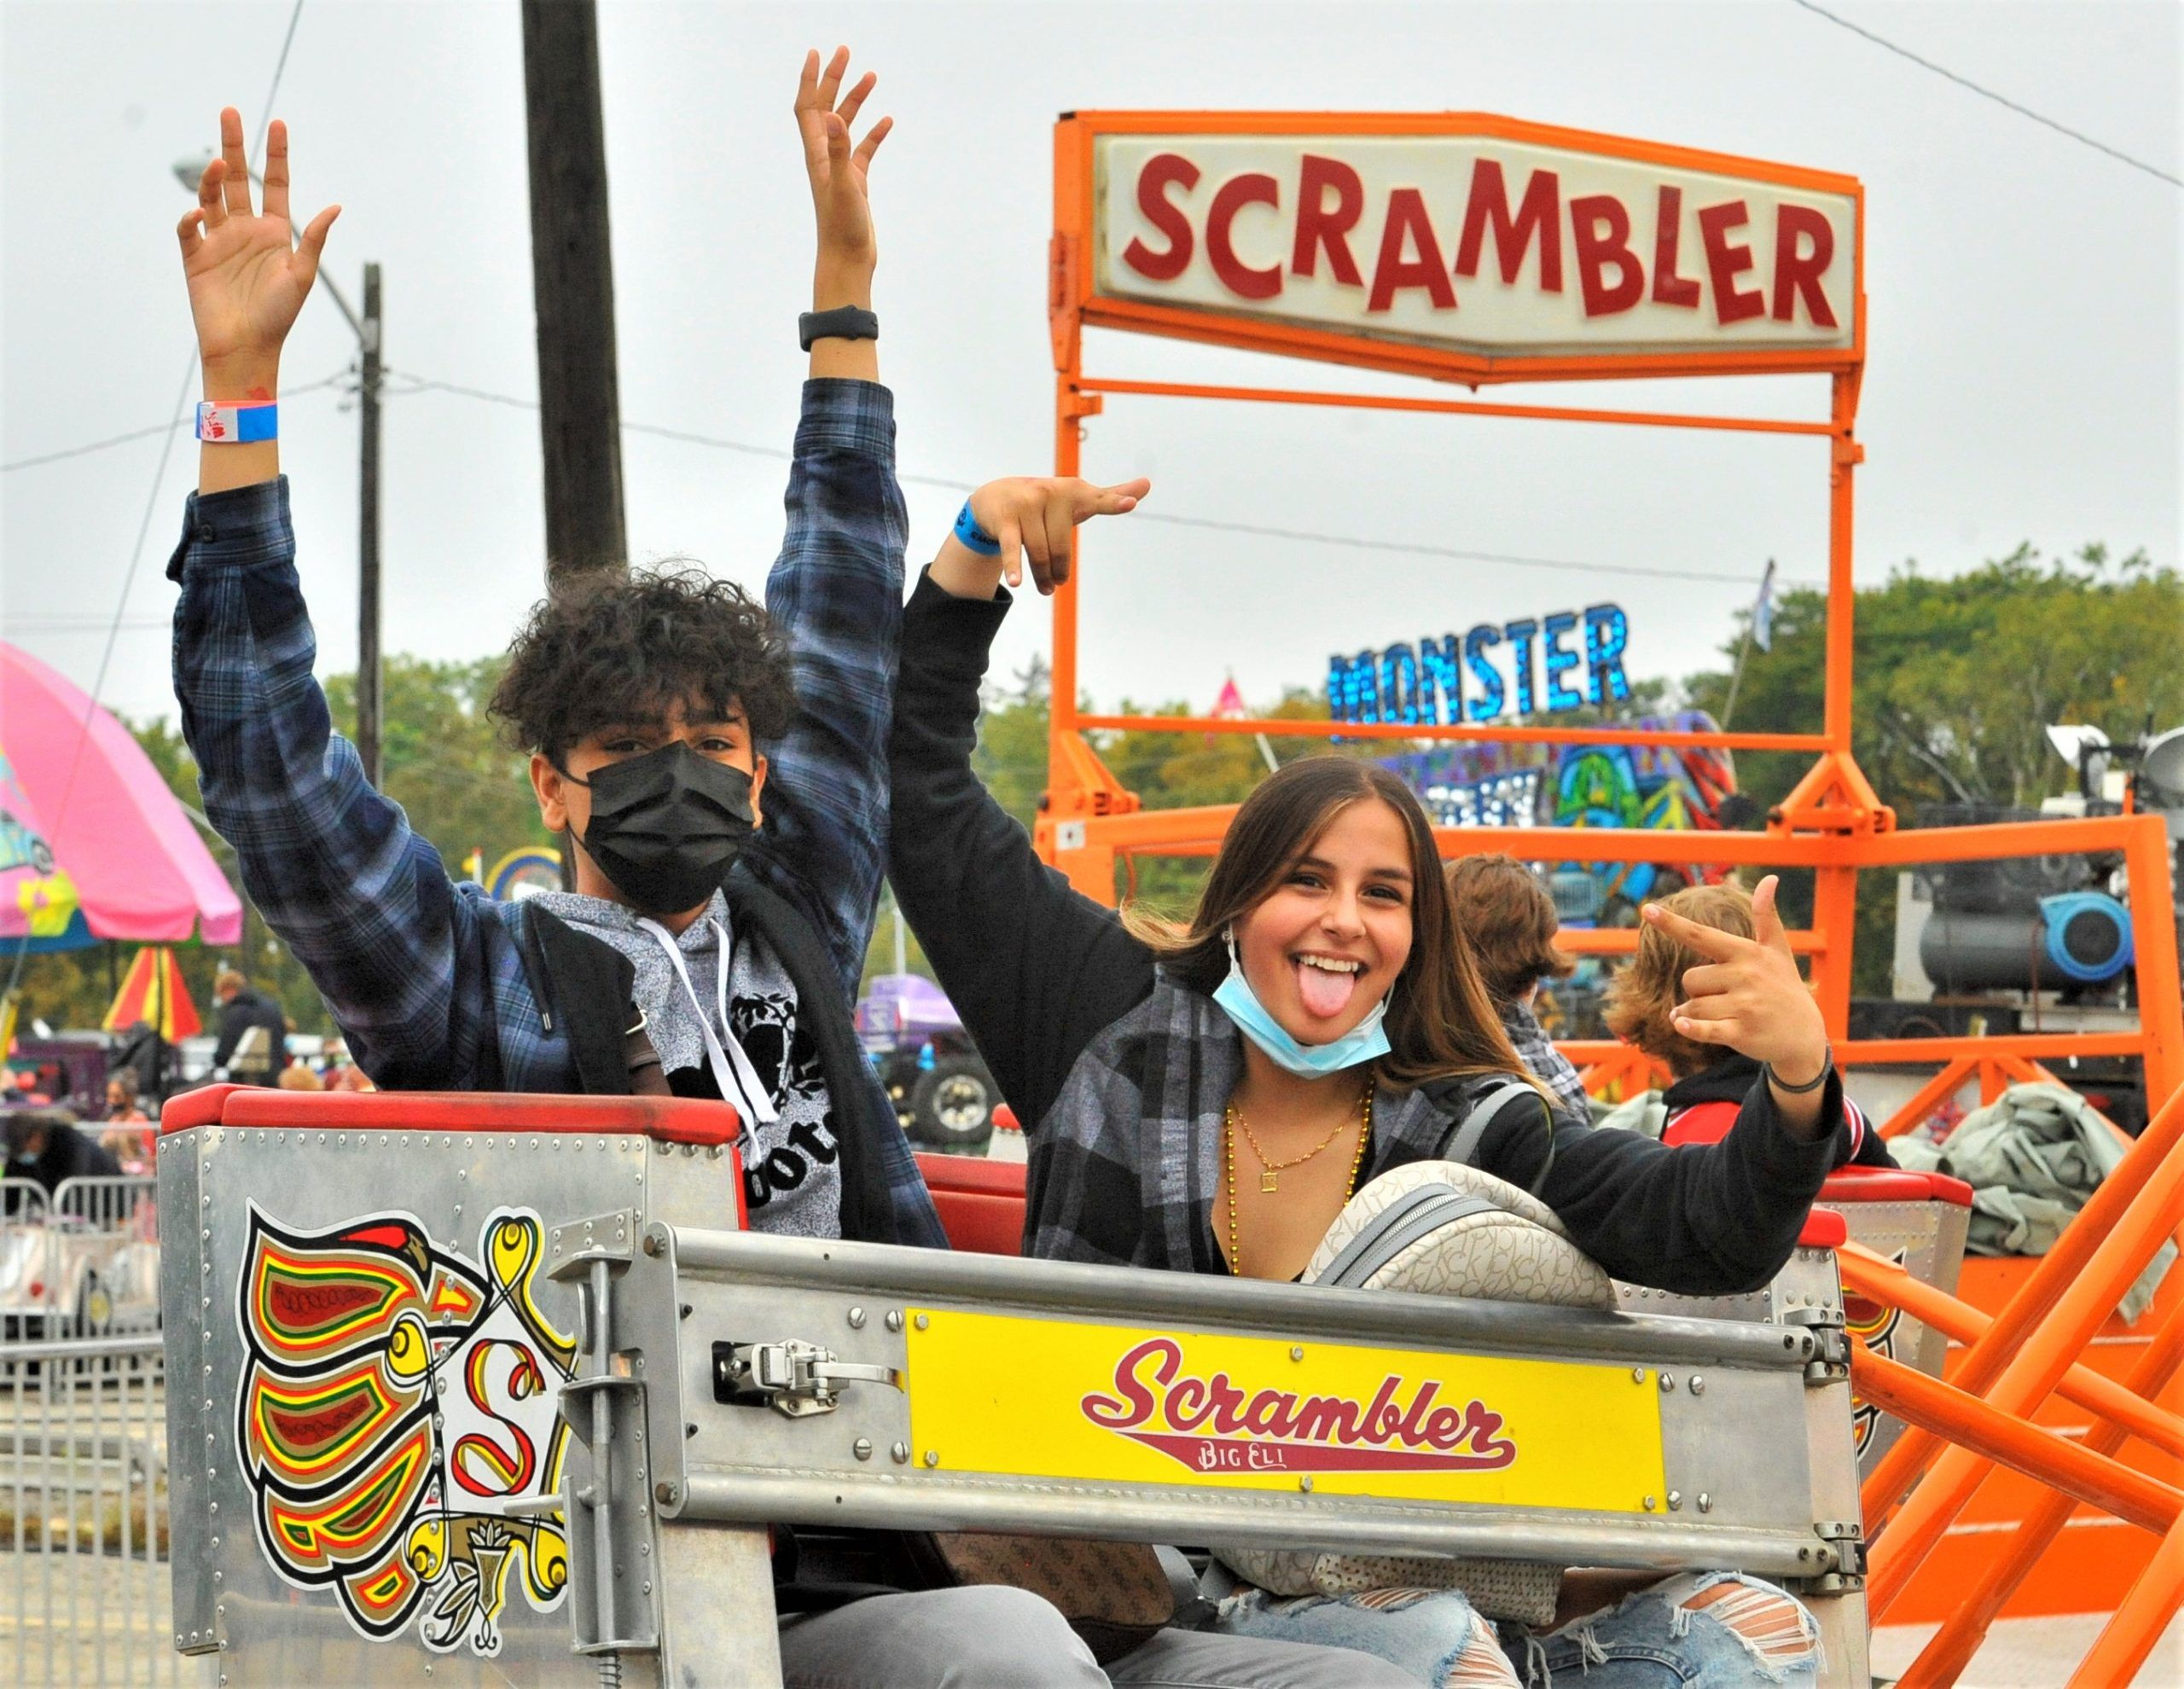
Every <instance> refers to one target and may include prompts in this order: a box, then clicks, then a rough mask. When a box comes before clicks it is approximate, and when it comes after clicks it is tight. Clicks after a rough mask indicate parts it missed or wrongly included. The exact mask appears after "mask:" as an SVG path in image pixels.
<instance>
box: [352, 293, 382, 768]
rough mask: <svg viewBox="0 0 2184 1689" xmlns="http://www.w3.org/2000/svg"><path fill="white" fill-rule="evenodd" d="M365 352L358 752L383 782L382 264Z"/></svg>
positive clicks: (362, 340)
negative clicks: (380, 577) (380, 389)
mask: <svg viewBox="0 0 2184 1689" xmlns="http://www.w3.org/2000/svg"><path fill="white" fill-rule="evenodd" d="M357 340H358V342H359V344H360V346H361V349H362V351H363V366H362V367H363V380H362V381H361V383H360V385H359V386H358V390H357V392H358V403H359V407H360V409H361V411H362V417H361V420H362V421H363V455H362V457H361V459H360V467H361V470H362V474H361V476H360V478H359V479H360V485H358V488H357V756H358V757H361V758H363V764H364V778H365V779H366V780H368V781H370V782H371V783H372V784H373V785H374V786H377V785H378V784H379V783H380V656H379V384H380V314H379V266H378V265H377V264H366V265H365V266H364V320H363V326H362V327H361V328H358V330H357Z"/></svg>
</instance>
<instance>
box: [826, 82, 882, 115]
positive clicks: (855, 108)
mask: <svg viewBox="0 0 2184 1689" xmlns="http://www.w3.org/2000/svg"><path fill="white" fill-rule="evenodd" d="M879 81H880V78H878V77H876V76H874V74H873V73H871V72H870V71H867V72H866V73H864V74H863V76H861V77H859V78H857V86H856V87H854V88H852V89H851V90H850V91H849V92H848V93H847V94H845V95H844V96H842V102H841V104H839V106H837V107H834V110H835V112H836V113H837V114H838V115H839V117H840V118H841V119H842V121H843V122H844V123H855V122H856V121H857V113H858V112H859V111H860V110H861V109H863V105H864V102H866V101H867V100H868V99H869V98H870V97H871V96H872V90H873V89H874V87H876V86H877V85H878V84H879Z"/></svg>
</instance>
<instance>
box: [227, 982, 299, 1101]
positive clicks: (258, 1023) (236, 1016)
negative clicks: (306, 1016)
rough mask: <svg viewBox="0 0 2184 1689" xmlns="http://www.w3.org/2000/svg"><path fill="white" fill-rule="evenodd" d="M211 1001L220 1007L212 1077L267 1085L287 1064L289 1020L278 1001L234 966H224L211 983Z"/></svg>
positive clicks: (239, 1082) (240, 1082) (241, 1082)
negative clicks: (244, 976)
mask: <svg viewBox="0 0 2184 1689" xmlns="http://www.w3.org/2000/svg"><path fill="white" fill-rule="evenodd" d="M212 1000H213V1001H215V1002H217V1003H218V1004H219V1006H220V1030H219V1033H218V1042H216V1043H215V1044H214V1045H213V1047H212V1077H214V1078H215V1079H232V1080H234V1081H235V1082H236V1083H238V1084H248V1085H266V1084H270V1083H271V1082H272V1080H273V1076H274V1075H275V1074H276V1073H277V1072H279V1071H281V1070H282V1068H284V1067H286V1066H287V1065H288V1017H287V1016H286V1015H284V1014H282V1013H281V1006H280V1004H278V1003H276V1002H275V1001H273V1000H272V999H271V998H270V997H269V996H267V995H265V994H264V992H262V991H260V990H258V989H257V988H256V987H255V986H253V984H251V983H250V982H249V981H248V980H247V979H246V978H243V977H242V975H241V974H240V973H237V972H235V970H234V969H233V968H223V969H222V970H221V971H220V975H219V978H217V979H215V980H214V981H213V982H212ZM253 1035H255V1036H253Z"/></svg>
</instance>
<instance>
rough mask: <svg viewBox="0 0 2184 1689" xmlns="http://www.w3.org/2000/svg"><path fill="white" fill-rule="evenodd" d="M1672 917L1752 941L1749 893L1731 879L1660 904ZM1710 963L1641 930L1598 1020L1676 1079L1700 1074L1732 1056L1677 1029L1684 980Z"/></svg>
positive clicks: (1651, 930) (1654, 930)
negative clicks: (1634, 951) (1658, 1061)
mask: <svg viewBox="0 0 2184 1689" xmlns="http://www.w3.org/2000/svg"><path fill="white" fill-rule="evenodd" d="M1660 903H1661V907H1662V908H1664V909H1666V910H1668V911H1669V912H1670V914H1680V915H1682V917H1683V918H1684V919H1685V920H1692V921H1696V922H1698V923H1699V926H1711V927H1712V928H1713V929H1714V930H1715V931H1716V932H1732V933H1734V934H1735V935H1736V936H1737V937H1740V938H1749V937H1751V893H1750V892H1748V891H1745V889H1744V887H1742V886H1741V885H1737V884H1736V883H1735V882H1734V881H1733V880H1728V881H1724V882H1723V883H1722V884H1721V885H1687V886H1686V887H1684V889H1683V890H1682V891H1678V892H1675V893H1673V894H1672V895H1670V896H1669V897H1664V898H1662V899H1661V900H1660ZM1706 960H1707V959H1706V958H1705V956H1702V955H1699V952H1698V951H1696V950H1694V949H1691V948H1690V947H1689V946H1687V945H1686V944H1685V943H1683V942H1682V940H1681V939H1676V938H1671V937H1669V935H1668V934H1667V933H1665V932H1662V931H1661V929H1660V928H1659V927H1658V926H1646V927H1641V929H1640V930H1639V933H1638V953H1637V954H1636V955H1634V956H1632V957H1631V959H1630V960H1629V962H1627V963H1625V964H1624V966H1623V969H1622V971H1621V972H1618V973H1617V975H1616V976H1615V978H1614V979H1613V981H1612V983H1611V984H1609V986H1608V988H1607V1001H1606V1004H1605V1005H1604V1006H1603V1007H1602V1010H1601V1015H1600V1018H1601V1019H1603V1020H1605V1021H1606V1023H1607V1030H1609V1031H1611V1032H1612V1033H1614V1034H1615V1036H1617V1037H1618V1038H1620V1039H1622V1040H1623V1042H1626V1043H1631V1044H1635V1045H1636V1046H1637V1047H1638V1048H1640V1049H1641V1050H1643V1051H1645V1053H1647V1055H1649V1056H1655V1057H1658V1059H1661V1060H1663V1061H1664V1062H1666V1063H1668V1065H1669V1068H1670V1071H1671V1072H1673V1073H1674V1074H1675V1075H1676V1077H1677V1078H1679V1079H1682V1078H1687V1077H1690V1076H1691V1075H1692V1074H1694V1073H1702V1072H1704V1071H1705V1070H1706V1069H1707V1068H1709V1067H1711V1066H1712V1065H1714V1064H1715V1063H1716V1062H1717V1061H1726V1060H1728V1059H1729V1057H1730V1056H1731V1055H1732V1054H1733V1053H1734V1052H1733V1051H1730V1050H1726V1049H1723V1048H1722V1047H1721V1046H1720V1045H1718V1044H1702V1043H1699V1042H1696V1041H1695V1040H1693V1039H1690V1038H1687V1037H1685V1036H1683V1034H1682V1033H1681V1032H1679V1031H1677V1030H1676V1019H1675V1010H1676V1005H1677V1004H1678V1003H1680V1002H1682V1001H1683V995H1684V994H1683V976H1684V974H1685V973H1686V972H1688V971H1689V970H1690V969H1692V968H1694V967H1699V966H1703V965H1704V964H1705V961H1706Z"/></svg>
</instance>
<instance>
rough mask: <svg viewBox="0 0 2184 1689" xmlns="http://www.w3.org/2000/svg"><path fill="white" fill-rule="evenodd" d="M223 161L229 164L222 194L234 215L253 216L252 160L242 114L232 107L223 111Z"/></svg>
mask: <svg viewBox="0 0 2184 1689" xmlns="http://www.w3.org/2000/svg"><path fill="white" fill-rule="evenodd" d="M220 160H221V162H222V163H224V164H225V165H227V167H228V171H227V177H226V179H225V181H224V183H222V186H221V194H222V197H223V198H224V200H225V201H226V203H227V208H228V212H229V215H230V216H233V217H248V216H249V215H250V160H249V158H248V156H247V154H245V153H244V152H243V149H242V113H241V112H239V111H237V110H236V109H235V107H233V106H229V107H228V108H227V109H226V110H224V111H223V112H222V113H220Z"/></svg>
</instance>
